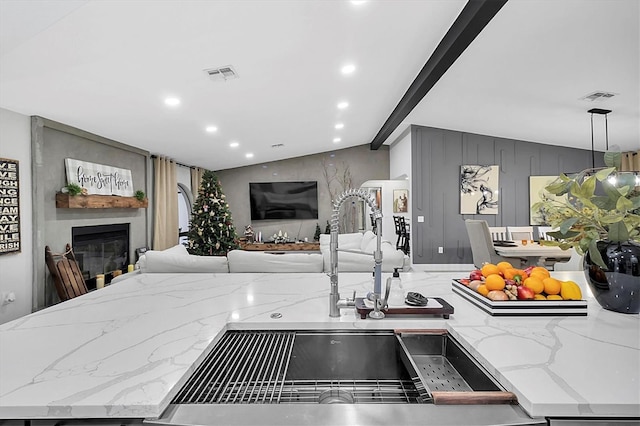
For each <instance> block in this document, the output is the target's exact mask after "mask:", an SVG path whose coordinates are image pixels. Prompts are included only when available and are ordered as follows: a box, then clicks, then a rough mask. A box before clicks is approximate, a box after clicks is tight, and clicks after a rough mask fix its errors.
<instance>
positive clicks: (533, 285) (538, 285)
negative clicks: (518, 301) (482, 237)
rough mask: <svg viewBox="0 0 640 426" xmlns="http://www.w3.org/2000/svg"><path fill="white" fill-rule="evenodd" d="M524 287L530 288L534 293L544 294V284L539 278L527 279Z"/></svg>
mask: <svg viewBox="0 0 640 426" xmlns="http://www.w3.org/2000/svg"><path fill="white" fill-rule="evenodd" d="M523 285H524V286H525V287H529V288H530V289H531V290H533V292H534V293H542V291H543V290H544V283H543V282H542V280H541V279H540V278H538V277H529V278H527V279H526V280H524V283H523Z"/></svg>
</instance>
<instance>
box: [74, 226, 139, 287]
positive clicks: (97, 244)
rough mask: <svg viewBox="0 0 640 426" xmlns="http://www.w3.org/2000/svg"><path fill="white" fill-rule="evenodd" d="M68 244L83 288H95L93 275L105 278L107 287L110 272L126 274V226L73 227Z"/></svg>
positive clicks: (127, 246)
mask: <svg viewBox="0 0 640 426" xmlns="http://www.w3.org/2000/svg"><path fill="white" fill-rule="evenodd" d="M71 241H72V246H73V252H74V254H75V255H76V259H77V260H78V263H79V265H80V270H81V271H82V274H83V275H84V279H85V281H86V282H87V287H89V288H94V287H95V277H96V275H97V274H105V283H109V282H111V278H112V272H113V271H116V270H119V271H122V272H127V265H128V264H129V260H130V259H129V224H128V223H119V224H113V225H96V226H80V227H73V228H72V229H71Z"/></svg>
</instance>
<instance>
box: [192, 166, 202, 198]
mask: <svg viewBox="0 0 640 426" xmlns="http://www.w3.org/2000/svg"><path fill="white" fill-rule="evenodd" d="M204 172H205V169H201V168H200V167H192V168H191V193H192V194H193V202H194V203H195V201H196V200H197V199H198V190H199V189H200V185H201V184H202V175H203V174H204Z"/></svg>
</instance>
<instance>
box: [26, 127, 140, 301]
mask: <svg viewBox="0 0 640 426" xmlns="http://www.w3.org/2000/svg"><path fill="white" fill-rule="evenodd" d="M31 144H32V145H31V149H32V176H33V188H32V189H33V194H32V201H33V228H34V233H33V249H34V252H33V259H34V261H33V262H34V266H33V271H34V275H33V276H34V281H33V282H34V286H33V310H34V311H36V310H39V309H42V308H44V307H47V306H50V305H52V304H53V303H56V302H57V300H58V298H57V294H56V291H55V286H54V285H53V282H52V280H51V277H50V274H49V271H48V270H47V267H46V265H45V261H44V248H45V246H47V245H48V246H50V247H51V250H52V251H53V252H62V251H63V250H64V247H65V245H66V244H67V243H71V228H72V227H75V226H92V225H108V224H119V223H129V224H130V226H129V242H130V261H131V262H132V263H133V261H134V260H135V255H134V250H135V248H137V247H143V246H148V243H147V242H148V241H149V238H148V233H149V223H150V222H151V220H150V211H151V197H150V188H151V185H150V182H151V179H150V177H149V173H150V172H149V170H150V167H151V165H150V164H151V163H150V156H149V153H148V152H147V151H143V150H140V149H137V148H134V147H131V146H128V145H125V144H122V143H119V142H116V141H113V140H110V139H106V138H103V137H101V136H97V135H94V134H91V133H88V132H85V131H82V130H79V129H76V128H73V127H70V126H67V125H64V124H60V123H57V122H54V121H51V120H47V119H44V118H41V117H32V118H31ZM65 158H74V159H77V160H83V161H89V162H92V163H97V164H106V165H109V166H114V167H120V168H123V169H129V170H131V174H132V178H133V187H134V190H138V189H140V190H143V191H145V193H146V194H147V197H148V198H149V199H150V206H149V208H148V209H122V208H109V209H64V208H56V201H55V196H56V193H57V192H59V191H60V189H61V188H62V187H63V186H65V185H66V183H67V182H66V173H65V163H64V160H65Z"/></svg>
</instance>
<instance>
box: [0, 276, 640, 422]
mask: <svg viewBox="0 0 640 426" xmlns="http://www.w3.org/2000/svg"><path fill="white" fill-rule="evenodd" d="M553 276H554V277H557V278H559V279H572V280H574V281H576V282H578V283H579V284H580V285H581V286H582V289H583V293H584V296H585V298H586V299H587V301H588V315H587V316H582V317H565V316H544V317H492V316H490V315H488V314H486V313H484V312H483V311H481V310H480V309H478V308H477V307H475V306H473V305H471V304H470V303H469V302H467V301H466V300H464V299H462V298H460V297H459V296H457V295H455V294H453V293H452V290H451V280H452V279H453V278H460V277H461V274H460V273H454V272H447V273H427V272H412V273H403V274H402V280H403V284H404V287H405V290H407V291H417V292H420V293H422V294H424V295H426V296H430V297H441V298H443V299H445V300H446V301H448V302H449V303H450V304H451V305H453V306H454V308H455V313H454V314H453V315H451V317H450V318H449V319H444V318H442V317H412V318H407V317H393V318H392V317H387V318H385V319H382V320H372V319H360V317H359V315H357V314H356V312H355V310H354V309H353V308H351V309H343V310H342V315H341V317H340V318H330V317H329V288H330V285H329V278H328V277H327V276H326V275H325V274H322V273H318V274H294V273H290V274H242V273H236V274H139V275H135V276H132V277H131V278H129V279H126V280H123V281H120V282H118V283H116V284H114V285H111V286H108V287H105V288H104V289H100V290H98V291H94V292H91V293H88V294H86V295H83V296H81V297H78V298H75V299H72V300H69V301H67V302H64V303H61V304H58V305H55V306H53V307H50V308H48V309H45V310H43V311H39V312H36V313H33V314H31V315H28V316H25V317H23V318H20V319H17V320H14V321H12V322H9V323H6V324H3V325H0V418H1V419H65V418H101V419H104V418H114V419H115V418H123V419H142V418H157V417H159V416H161V415H162V413H163V411H164V410H165V409H166V407H167V406H168V405H169V403H170V402H171V400H172V398H173V397H174V396H175V394H176V393H177V392H178V390H179V388H180V386H181V385H182V384H183V383H184V381H185V380H186V379H187V377H188V376H189V375H190V373H191V372H192V371H193V370H194V368H195V367H194V366H195V365H197V364H198V363H199V361H200V360H201V359H202V356H203V354H205V353H206V350H207V349H208V348H209V347H210V346H212V344H213V343H215V341H216V339H217V338H219V337H220V336H221V335H222V334H223V333H224V331H225V330H227V329H385V330H388V329H446V330H448V331H449V333H450V334H451V335H452V336H453V337H454V338H455V339H456V340H457V341H458V342H459V343H460V344H462V345H463V346H464V347H465V349H467V351H469V352H470V353H471V354H472V355H473V356H474V357H476V359H477V360H478V361H479V362H480V363H481V364H482V365H483V366H484V367H485V368H486V369H487V370H488V371H489V373H491V374H492V375H493V376H494V377H495V378H496V379H497V380H498V381H499V382H500V383H501V385H502V386H503V387H504V388H505V389H506V390H507V391H511V392H514V393H515V394H516V395H517V397H518V401H519V403H520V404H521V406H522V407H523V409H524V410H525V411H526V412H527V413H528V414H529V415H530V416H532V417H553V418H556V417H558V418H566V417H584V418H614V417H615V418H636V417H640V320H639V317H638V315H625V314H619V313H614V312H610V311H606V310H603V309H602V308H600V306H599V305H598V304H597V302H596V301H595V299H593V297H591V296H590V293H589V292H588V290H587V289H586V288H585V281H584V277H583V276H582V273H581V272H556V273H554V274H553ZM384 278H385V279H386V274H385V277H384ZM370 282H371V276H370V274H366V273H342V274H340V276H339V283H340V291H341V293H342V294H343V296H346V295H349V296H350V295H351V293H352V292H353V291H354V290H355V291H356V293H357V294H358V296H363V295H364V294H366V292H367V291H369V286H370ZM274 313H277V314H279V315H272V314H274ZM279 407H280V409H281V410H286V409H287V406H282V405H281V406H279ZM400 409H401V408H400Z"/></svg>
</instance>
